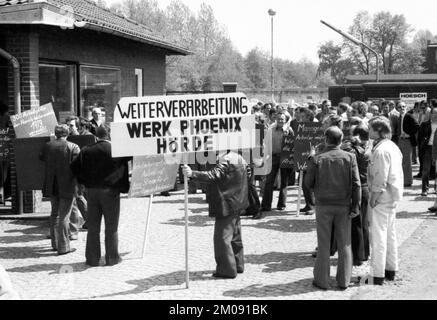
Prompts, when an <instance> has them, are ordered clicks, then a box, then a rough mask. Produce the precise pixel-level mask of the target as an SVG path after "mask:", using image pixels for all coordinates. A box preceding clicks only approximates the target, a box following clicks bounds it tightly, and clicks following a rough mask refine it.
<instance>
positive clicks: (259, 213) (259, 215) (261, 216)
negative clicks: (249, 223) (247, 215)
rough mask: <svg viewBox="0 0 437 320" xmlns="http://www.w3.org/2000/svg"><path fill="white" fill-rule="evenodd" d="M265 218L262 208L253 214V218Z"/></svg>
mask: <svg viewBox="0 0 437 320" xmlns="http://www.w3.org/2000/svg"><path fill="white" fill-rule="evenodd" d="M262 218H264V213H263V212H262V211H261V210H260V211H259V212H258V213H257V214H256V215H254V216H253V218H252V219H255V220H259V219H262Z"/></svg>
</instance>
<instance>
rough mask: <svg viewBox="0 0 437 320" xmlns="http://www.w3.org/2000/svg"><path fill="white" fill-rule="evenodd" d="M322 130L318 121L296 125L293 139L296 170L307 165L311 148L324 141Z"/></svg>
mask: <svg viewBox="0 0 437 320" xmlns="http://www.w3.org/2000/svg"><path fill="white" fill-rule="evenodd" d="M324 139H325V138H324V131H323V128H322V124H321V123H320V122H301V123H299V124H298V126H297V132H296V137H295V140H294V162H295V164H296V168H297V170H299V171H300V170H304V169H306V167H307V161H308V157H309V155H310V152H311V149H312V148H316V149H317V147H318V145H320V144H321V143H323V142H324Z"/></svg>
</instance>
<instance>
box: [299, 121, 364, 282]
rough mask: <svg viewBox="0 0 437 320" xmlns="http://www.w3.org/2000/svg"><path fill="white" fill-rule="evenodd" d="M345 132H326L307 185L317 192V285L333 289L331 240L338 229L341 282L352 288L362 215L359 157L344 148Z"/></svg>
mask: <svg viewBox="0 0 437 320" xmlns="http://www.w3.org/2000/svg"><path fill="white" fill-rule="evenodd" d="M342 139H343V132H342V131H341V129H340V128H338V127H334V126H332V127H329V128H327V129H326V131H325V142H326V147H325V149H324V150H323V151H322V152H321V153H319V154H317V155H316V156H314V157H313V158H312V159H310V161H309V163H308V169H307V174H306V175H305V179H304V180H305V181H304V183H305V185H306V187H307V188H311V189H314V196H315V204H316V224H317V242H318V252H317V259H316V264H315V266H314V281H313V285H314V286H315V287H317V288H320V289H324V290H326V289H328V287H329V271H330V263H329V257H330V240H331V231H332V227H334V232H335V237H336V240H337V248H338V267H337V277H336V279H337V283H338V286H339V287H340V289H343V290H344V289H346V288H347V287H348V286H349V283H350V278H351V274H352V250H351V219H352V218H354V217H356V216H358V215H359V214H360V202H361V183H360V175H359V171H358V166H357V160H356V158H355V155H353V154H351V153H349V152H346V151H343V150H341V149H340V145H341V143H342Z"/></svg>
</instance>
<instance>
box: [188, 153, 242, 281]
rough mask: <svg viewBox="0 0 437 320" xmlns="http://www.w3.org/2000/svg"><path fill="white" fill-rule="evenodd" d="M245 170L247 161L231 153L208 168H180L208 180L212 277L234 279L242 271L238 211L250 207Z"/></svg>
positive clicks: (198, 177)
mask: <svg viewBox="0 0 437 320" xmlns="http://www.w3.org/2000/svg"><path fill="white" fill-rule="evenodd" d="M246 170H247V164H246V162H245V161H244V159H243V158H242V157H241V156H240V155H238V154H237V153H234V152H229V153H227V154H226V155H224V156H222V157H220V158H219V163H218V164H217V165H216V166H215V167H214V168H213V169H212V170H210V171H192V170H191V168H190V167H189V166H187V165H185V166H184V169H183V171H184V174H185V175H186V176H187V177H191V178H192V179H195V180H198V181H201V182H206V183H208V197H207V199H208V204H209V216H210V217H214V218H215V225H214V255H215V261H216V263H217V268H216V272H215V273H214V274H213V276H214V277H218V278H235V277H236V276H237V273H243V271H244V253H243V241H242V239H241V222H240V214H241V213H243V212H244V210H246V208H247V207H248V206H249V200H248V177H247V171H246Z"/></svg>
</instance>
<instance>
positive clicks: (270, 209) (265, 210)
mask: <svg viewBox="0 0 437 320" xmlns="http://www.w3.org/2000/svg"><path fill="white" fill-rule="evenodd" d="M261 211H264V212H269V211H272V208H269V209H266V208H261Z"/></svg>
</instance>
